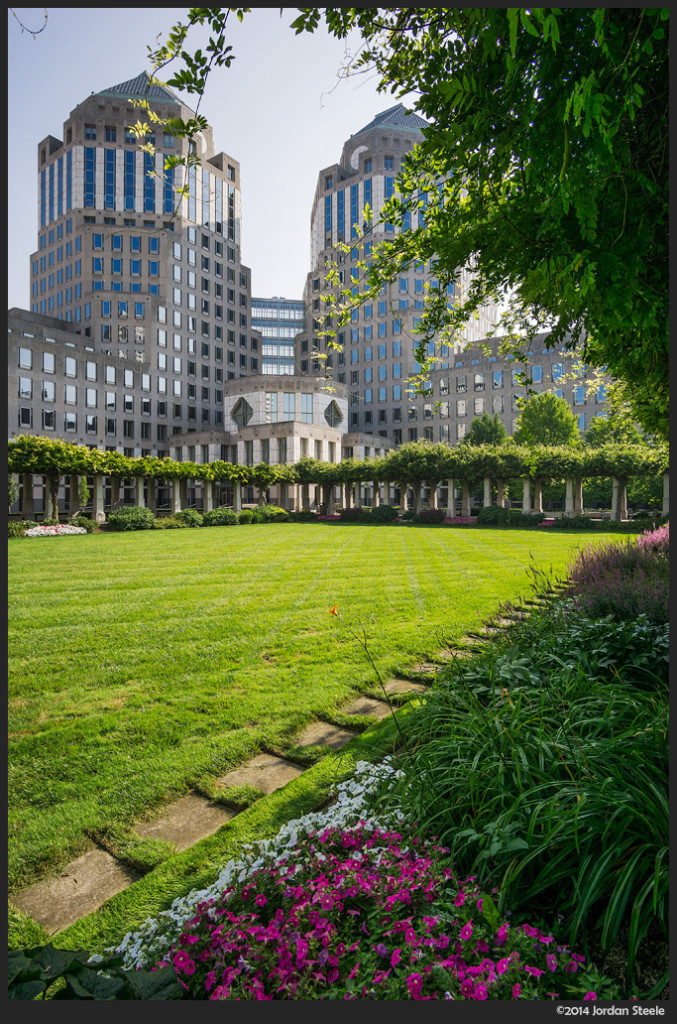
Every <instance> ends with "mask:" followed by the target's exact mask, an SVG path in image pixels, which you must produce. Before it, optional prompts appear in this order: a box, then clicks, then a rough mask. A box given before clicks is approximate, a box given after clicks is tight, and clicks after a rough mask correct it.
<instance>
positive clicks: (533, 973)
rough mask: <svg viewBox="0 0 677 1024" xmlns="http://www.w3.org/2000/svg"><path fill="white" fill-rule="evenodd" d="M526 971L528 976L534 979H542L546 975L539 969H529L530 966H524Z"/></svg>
mask: <svg viewBox="0 0 677 1024" xmlns="http://www.w3.org/2000/svg"><path fill="white" fill-rule="evenodd" d="M524 970H525V971H526V972H527V974H530V975H531V976H532V978H540V976H541V975H542V974H545V971H541V970H539V968H538V967H529V965H528V964H525V965H524Z"/></svg>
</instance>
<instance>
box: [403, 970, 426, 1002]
mask: <svg viewBox="0 0 677 1024" xmlns="http://www.w3.org/2000/svg"><path fill="white" fill-rule="evenodd" d="M407 988H408V989H409V995H410V996H411V998H412V999H419V998H420V996H421V989H422V988H423V978H422V977H421V975H420V974H410V975H409V977H408V978H407Z"/></svg>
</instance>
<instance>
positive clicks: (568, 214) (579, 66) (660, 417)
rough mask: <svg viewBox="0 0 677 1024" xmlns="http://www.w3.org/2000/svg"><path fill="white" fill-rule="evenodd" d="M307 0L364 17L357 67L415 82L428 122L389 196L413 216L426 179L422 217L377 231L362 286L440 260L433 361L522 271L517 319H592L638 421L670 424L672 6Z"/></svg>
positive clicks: (601, 355) (311, 19) (400, 82)
mask: <svg viewBox="0 0 677 1024" xmlns="http://www.w3.org/2000/svg"><path fill="white" fill-rule="evenodd" d="M303 11H304V14H303V16H302V18H299V19H297V21H296V22H295V23H294V24H295V26H296V27H297V31H298V30H301V29H305V30H307V31H313V30H314V28H315V27H316V26H317V24H318V23H319V17H320V14H322V15H323V16H324V20H325V22H326V25H327V28H328V30H329V31H330V32H331V33H333V34H334V35H336V36H338V37H340V38H343V37H344V36H346V35H347V34H348V33H349V32H351V31H352V30H355V29H357V30H358V31H359V32H360V33H361V35H362V46H361V47H360V55H359V57H358V58H357V59H356V60H355V61H354V62H353V66H354V69H355V70H359V69H362V70H366V69H369V70H370V71H371V72H372V73H375V74H376V76H377V78H378V80H379V83H380V87H381V88H382V89H383V91H387V92H392V93H396V94H397V95H405V94H412V95H416V96H417V100H416V102H415V109H416V110H417V112H418V113H419V114H421V115H422V116H423V117H425V118H426V119H427V120H428V121H429V122H430V126H429V128H426V129H425V130H424V141H423V143H422V144H421V145H420V146H419V147H417V149H416V150H415V152H414V153H413V154H411V155H410V156H409V157H408V159H407V161H406V165H405V167H404V169H403V172H402V174H401V175H400V176H399V179H398V182H397V186H398V192H397V193H396V194H395V196H394V197H393V199H392V200H391V201H389V202H388V203H387V204H386V207H385V208H384V209H383V210H382V213H381V216H382V218H383V220H384V221H387V222H390V223H394V224H396V225H398V224H402V223H403V220H404V217H405V215H406V213H407V211H408V209H410V208H411V206H412V205H414V204H415V203H416V197H418V195H420V194H421V193H423V194H426V195H427V199H428V202H427V206H426V214H425V225H424V226H423V227H419V228H417V229H416V230H412V231H408V232H402V233H401V234H399V235H397V236H396V237H395V238H394V240H393V241H392V242H388V244H387V245H384V246H382V247H374V249H373V250H372V252H371V254H370V263H371V267H370V269H369V271H368V274H367V279H366V287H365V288H364V289H363V295H361V296H360V300H363V298H366V297H368V296H369V295H373V294H374V293H375V292H376V291H377V290H378V288H379V287H380V284H381V283H382V282H383V281H384V280H389V279H392V278H394V277H395V276H396V275H397V274H398V273H399V272H403V271H404V270H405V269H406V268H407V267H409V266H410V265H411V264H412V263H415V262H417V261H418V262H424V261H426V260H428V259H436V260H437V272H438V274H439V286H438V288H437V289H436V290H435V291H433V292H431V294H430V295H429V297H428V301H427V304H426V308H425V310H424V313H423V318H422V324H421V330H420V335H419V337H420V339H421V340H420V346H419V347H420V356H417V359H418V361H419V362H420V363H421V364H423V362H424V358H425V352H424V349H425V343H426V342H427V340H428V339H429V338H431V337H432V336H434V335H435V334H436V333H438V332H439V331H440V330H443V329H445V328H447V329H449V330H450V331H454V330H455V329H457V328H460V327H462V326H463V325H464V323H465V322H467V320H468V319H469V317H470V316H471V315H472V314H473V313H474V312H475V310H476V309H477V308H478V306H479V305H480V304H481V302H482V301H483V300H484V299H485V298H486V297H488V296H491V295H492V294H498V293H500V292H501V291H503V290H504V289H505V290H507V289H509V288H513V289H514V291H513V294H512V298H511V309H510V313H509V316H508V318H507V319H508V321H509V323H511V324H512V325H513V328H514V329H515V330H516V333H517V334H518V335H519V334H520V333H521V332H523V333H524V334H525V335H526V338H527V341H528V339H529V338H530V337H532V336H533V335H534V334H535V333H536V332H537V331H538V330H542V329H544V328H545V329H547V330H548V331H549V332H550V339H551V342H550V343H551V344H553V345H555V344H560V343H565V344H567V345H569V346H570V347H574V346H576V345H577V344H578V342H579V338H580V337H581V336H584V337H585V342H584V346H583V358H584V360H585V362H586V364H588V365H593V366H606V367H607V369H608V372H609V373H611V374H612V375H613V376H614V377H616V378H618V379H622V380H624V381H627V382H629V383H630V384H631V385H632V394H633V407H634V411H635V415H636V416H637V418H638V419H639V421H640V422H641V423H642V424H643V425H644V427H645V429H647V430H649V431H650V432H651V433H661V434H662V435H664V436H667V413H668V331H667V326H668V303H667V296H668V293H669V289H668V279H667V268H668V259H667V255H668V235H667V228H668V205H667V203H668V199H667V197H668V189H667V174H668V166H669V161H668V159H667V144H668V120H667V117H668V94H667V82H668V75H667V66H668V63H667V62H668V33H667V31H666V26H665V25H664V24H663V22H664V19H666V18H667V9H666V8H604V9H599V8H561V9H552V11H549V10H547V9H545V8H532V9H530V10H529V12H525V11H524V10H522V9H520V8H423V7H416V8H341V9H340V12H338V14H337V12H336V10H335V9H333V8H332V9H329V8H326V9H323V8H304V9H303ZM543 82H547V83H548V87H547V89H542V88H538V89H536V88H534V86H533V83H543ZM525 125H528V126H529V130H528V131H525V128H524V126H525ZM439 182H442V183H443V184H442V185H441V187H440V190H439V192H438V190H437V185H438V183H439ZM470 264H472V266H473V270H474V272H475V279H474V281H473V283H472V285H471V288H470V294H469V297H468V299H467V301H465V302H464V303H463V304H460V303H457V305H456V306H455V308H453V309H452V310H449V309H448V308H447V291H446V289H447V285H448V284H449V283H450V282H452V281H453V280H454V279H455V277H456V275H457V273H458V268H459V267H466V266H468V265H470ZM508 343H509V344H510V342H508ZM513 344H514V345H515V347H516V348H517V349H519V348H520V347H521V344H522V343H521V342H519V341H514V342H513ZM421 357H423V358H421Z"/></svg>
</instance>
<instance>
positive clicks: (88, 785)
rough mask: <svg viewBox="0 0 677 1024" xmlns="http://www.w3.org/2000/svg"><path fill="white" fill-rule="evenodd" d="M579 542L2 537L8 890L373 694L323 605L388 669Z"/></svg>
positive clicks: (310, 536)
mask: <svg viewBox="0 0 677 1024" xmlns="http://www.w3.org/2000/svg"><path fill="white" fill-rule="evenodd" d="M602 539H604V536H603V535H598V536H596V537H595V541H597V542H598V541H599V540H602ZM588 543H590V538H588V537H587V536H585V537H583V536H577V535H571V534H567V535H566V536H554V535H552V534H547V535H545V534H530V535H528V536H525V535H524V534H523V533H520V532H516V531H508V530H506V531H501V530H496V531H491V532H490V533H489V532H487V531H481V532H480V531H471V530H442V529H406V528H399V527H397V528H384V527H361V528H359V529H355V528H352V527H351V526H348V525H346V526H341V525H332V526H331V527H330V528H327V527H324V526H322V525H319V524H318V525H312V524H280V525H267V526H262V527H251V528H247V527H243V528H239V527H238V528H236V529H233V528H230V529H226V528H224V529H211V530H180V531H179V530H177V531H171V532H164V531H163V532H160V531H157V532H142V533H126V534H125V533H123V534H101V535H89V536H74V537H65V538H59V539H54V540H52V539H49V540H42V541H39V540H25V541H24V540H22V541H17V540H13V541H11V542H10V544H9V581H10V582H9V650H10V692H9V697H10V710H9V730H10V738H9V757H10V780H9V791H10V811H9V846H10V855H9V859H10V891H16V890H17V889H18V888H21V887H23V886H25V885H27V884H28V883H30V882H32V881H34V880H36V879H38V878H40V877H42V876H43V875H44V874H45V873H46V872H47V871H48V870H53V869H55V868H58V867H60V866H62V865H63V864H65V863H66V862H67V861H68V860H69V859H71V858H72V857H74V856H77V855H78V854H79V853H81V852H83V851H84V850H85V849H87V848H88V847H89V846H90V845H91V840H92V839H94V840H98V841H99V842H102V843H103V844H104V845H106V846H108V848H112V849H113V850H115V848H116V843H118V844H122V845H124V843H125V842H129V841H130V839H131V838H133V837H132V835H131V832H130V826H131V823H133V822H134V821H140V820H142V819H143V818H144V817H148V816H149V814H150V813H151V812H152V811H153V809H154V808H157V807H158V806H159V805H160V804H162V803H163V802H164V801H165V800H167V799H169V798H171V797H173V796H177V795H179V794H181V793H184V792H186V790H187V789H188V788H190V787H191V786H195V787H198V788H202V789H203V790H204V789H207V790H208V789H209V787H210V785H211V784H213V780H214V779H215V778H216V777H217V776H219V775H221V774H224V773H225V772H226V771H228V770H229V769H230V768H231V767H234V766H235V765H237V764H240V763H242V762H243V761H245V760H247V759H248V758H249V757H250V756H252V755H253V754H255V753H256V752H257V751H258V750H260V749H262V748H263V749H269V750H277V751H279V752H285V751H288V750H290V749H292V748H293V747H294V744H295V736H296V735H297V734H298V732H299V731H300V730H301V729H302V728H303V726H304V725H305V724H307V723H308V722H309V721H311V720H312V719H313V718H315V717H324V718H328V719H330V720H331V719H332V718H338V719H339V720H340V707H341V704H342V703H344V702H345V701H346V700H348V699H349V698H350V697H351V696H352V695H355V694H356V693H362V692H372V693H375V692H376V686H375V684H376V680H375V678H374V675H373V673H372V672H371V670H370V669H369V666H368V664H367V663H366V659H365V658H364V654H363V652H361V651H360V648H359V646H358V645H357V644H356V643H355V641H354V640H353V639H352V638H351V637H350V636H349V635H348V633H347V631H346V630H345V629H344V628H343V627H342V625H341V623H339V622H338V621H337V620H336V619H335V618H333V617H332V616H330V615H328V614H327V611H328V609H329V608H330V607H331V606H332V605H334V604H338V605H339V608H340V609H341V612H342V614H343V616H344V617H345V619H346V620H347V621H348V622H349V623H351V624H352V625H353V626H354V627H356V628H358V629H361V627H362V626H364V627H365V629H366V631H367V636H368V638H369V646H370V651H371V653H372V656H373V658H374V660H375V662H376V664H377V665H378V668H379V671H380V672H381V673H382V675H383V677H384V678H387V677H388V676H392V675H395V674H397V673H402V672H406V670H407V668H411V667H412V666H413V665H414V664H415V663H416V662H417V661H419V660H421V659H430V658H434V657H435V656H436V654H437V653H438V652H439V651H440V649H442V648H443V647H444V645H445V643H454V642H456V641H458V640H459V639H461V638H462V636H463V635H464V634H465V632H466V631H467V630H469V629H472V628H473V627H477V626H478V624H479V623H480V621H481V620H482V619H483V618H486V617H487V616H488V615H490V614H491V613H492V612H494V611H495V609H496V606H497V604H498V603H499V601H507V600H513V601H515V600H516V599H517V598H518V596H519V595H524V596H526V595H527V593H528V589H529V586H528V579H527V575H526V572H525V568H526V565H527V562H528V561H529V554H530V553H531V554H532V555H533V557H534V560H535V562H536V564H537V565H539V566H541V567H542V568H544V569H549V568H550V567H551V566H552V568H553V569H554V570H555V571H557V572H562V571H563V569H564V567H565V565H566V564H567V563H568V561H569V560H570V557H571V556H572V554H573V552H574V549H575V548H576V546H577V545H579V544H583V545H585V544H588ZM125 834H126V835H127V839H126V840H125V838H124V836H125Z"/></svg>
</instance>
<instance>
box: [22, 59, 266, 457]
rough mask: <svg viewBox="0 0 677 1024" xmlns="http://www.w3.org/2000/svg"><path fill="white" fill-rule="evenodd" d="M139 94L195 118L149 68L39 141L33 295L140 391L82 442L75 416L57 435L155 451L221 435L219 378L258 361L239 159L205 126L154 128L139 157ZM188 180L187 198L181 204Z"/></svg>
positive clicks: (156, 106) (163, 111)
mask: <svg viewBox="0 0 677 1024" xmlns="http://www.w3.org/2000/svg"><path fill="white" fill-rule="evenodd" d="M142 99H146V100H148V102H149V103H150V105H151V108H152V110H153V111H154V112H155V113H157V114H158V115H159V116H160V117H161V118H171V117H181V118H183V119H184V120H186V119H188V118H190V117H191V116H192V115H193V112H192V111H191V110H190V109H189V108H188V107H186V106H185V105H184V104H183V103H182V102H181V101H180V100H179V99H178V98H177V97H176V96H175V95H174V93H173V92H172V91H171V90H170V89H168V88H166V87H164V86H157V85H150V82H149V78H148V75H147V74H145V73H142V74H140V75H138V76H137V77H136V78H134V79H132V80H130V81H127V82H122V83H121V84H119V85H115V86H112V87H111V88H108V89H104V90H102V91H100V92H97V93H92V95H91V96H89V97H88V98H87V99H85V100H84V101H83V102H82V103H80V104H79V105H78V106H77V107H76V108H75V109H74V110H73V111H72V112H71V114H70V116H69V118H68V119H67V120H66V122H65V123H64V126H63V137H62V139H57V138H54V137H53V136H48V137H47V138H46V139H43V141H42V142H41V143H40V144H39V146H38V224H39V232H38V248H37V251H36V252H35V253H33V255H32V256H31V267H30V293H31V312H32V313H34V314H39V315H40V314H42V315H46V316H50V317H54V318H56V319H57V320H62V321H64V327H66V325H69V326H70V328H71V329H72V330H73V331H74V333H75V334H76V335H80V336H81V337H82V347H83V348H84V347H87V348H88V349H90V350H93V351H94V352H96V353H98V354H101V355H103V356H108V357H110V358H111V360H116V361H119V360H123V361H126V364H125V365H127V366H128V367H129V372H128V374H127V375H129V373H131V374H132V375H133V376H134V387H137V385H138V387H139V389H142V390H143V393H144V395H145V398H144V400H143V401H139V400H138V398H137V400H136V401H133V400H132V401H128V402H127V405H126V407H125V408H124V409H119V408H115V409H113V408H111V409H109V410H107V411H108V412H109V413H110V415H105V416H104V415H103V413H104V410H100V411H99V417H98V420H97V421H96V427H95V428H94V429H92V430H90V431H88V432H87V433H85V423H84V422H83V423H78V422H77V417H75V418H74V416H75V413H72V414H71V415H70V418H69V420H68V426H65V425H64V424H60V423H58V422H55V427H54V429H55V430H56V432H57V433H58V434H59V435H61V434H62V433H64V435H65V436H68V435H70V436H71V437H72V439H73V440H76V441H78V442H80V443H89V444H95V445H96V446H97V447H107V448H116V447H117V448H120V449H122V448H125V449H126V450H127V449H128V450H129V454H134V455H140V454H141V450H142V449H143V450H144V452H145V451H148V453H149V454H153V455H155V454H160V452H164V451H166V450H167V439H168V436H170V435H172V434H180V433H184V432H186V431H187V430H191V429H207V428H211V427H217V428H218V427H219V426H221V425H222V424H223V387H224V383H225V382H227V381H228V380H232V379H234V378H237V377H240V376H243V375H248V374H252V373H254V374H256V373H259V372H260V370H261V364H260V351H259V338H258V336H257V335H256V333H255V332H253V331H252V326H251V282H250V277H251V275H250V271H249V269H248V268H247V267H245V266H243V265H242V263H241V259H240V241H241V202H240V167H239V164H238V162H237V161H236V160H234V159H233V158H232V157H230V156H228V155H227V154H225V153H222V152H219V153H217V152H216V151H215V149H214V143H213V137H212V130H211V128H206V129H205V130H204V131H203V132H201V133H200V134H199V135H198V136H197V138H196V139H195V141H193V142H190V143H189V142H187V141H186V140H185V139H182V138H180V137H177V136H175V135H173V134H171V132H169V131H165V130H164V129H163V126H162V125H161V124H160V125H156V124H155V123H154V122H150V128H149V131H148V134H147V135H146V136H145V138H144V140H143V141H144V142H145V143H146V144H150V146H151V149H150V150H148V149H145V150H144V149H141V148H140V145H139V141H140V140H139V138H138V137H137V134H136V133H135V132H134V131H133V130H132V128H131V126H132V125H134V124H135V123H136V122H137V121H140V122H145V121H146V120H147V114H146V111H145V110H144V109H143V108H140V107H139V106H138V105H137V103H138V101H139V100H142ZM189 152H190V153H192V154H193V155H194V156H195V157H197V161H196V162H195V163H193V164H191V165H190V167H186V166H183V165H180V166H177V167H174V168H170V169H168V170H166V169H165V166H164V164H165V158H166V157H168V156H180V157H186V156H187V155H188V154H189ZM184 184H187V185H188V187H189V192H188V195H187V196H181V197H178V196H177V189H179V188H181V187H182V186H183V185H184ZM79 362H80V363H81V364H82V365H81V366H79V365H78V361H77V358H76V371H75V375H74V376H73V377H72V379H71V381H70V386H71V389H72V390H71V398H72V399H73V401H72V405H73V407H75V406H76V405H77V388H78V386H80V388H81V389H82V388H84V387H85V377H84V373H85V358H84V355H83V358H81V359H80V360H79ZM90 362H91V360H90ZM103 372H104V373H105V372H107V371H106V370H105V367H104V371H103ZM137 376H138V378H139V380H138V381H137V380H136V377H137ZM78 378H81V379H80V380H78ZM129 397H130V398H131V397H132V396H131V392H130V396H129ZM116 404H119V402H118V403H116ZM120 412H122V415H119V413H120ZM93 416H95V414H94V410H90V421H89V423H90V427H91V426H92V425H93V422H94V421H93V419H92V417H93ZM81 418H82V417H81ZM48 419H49V418H48ZM149 425H152V429H151V428H150V427H149ZM62 427H63V430H62ZM149 434H150V436H148V435H149Z"/></svg>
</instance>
